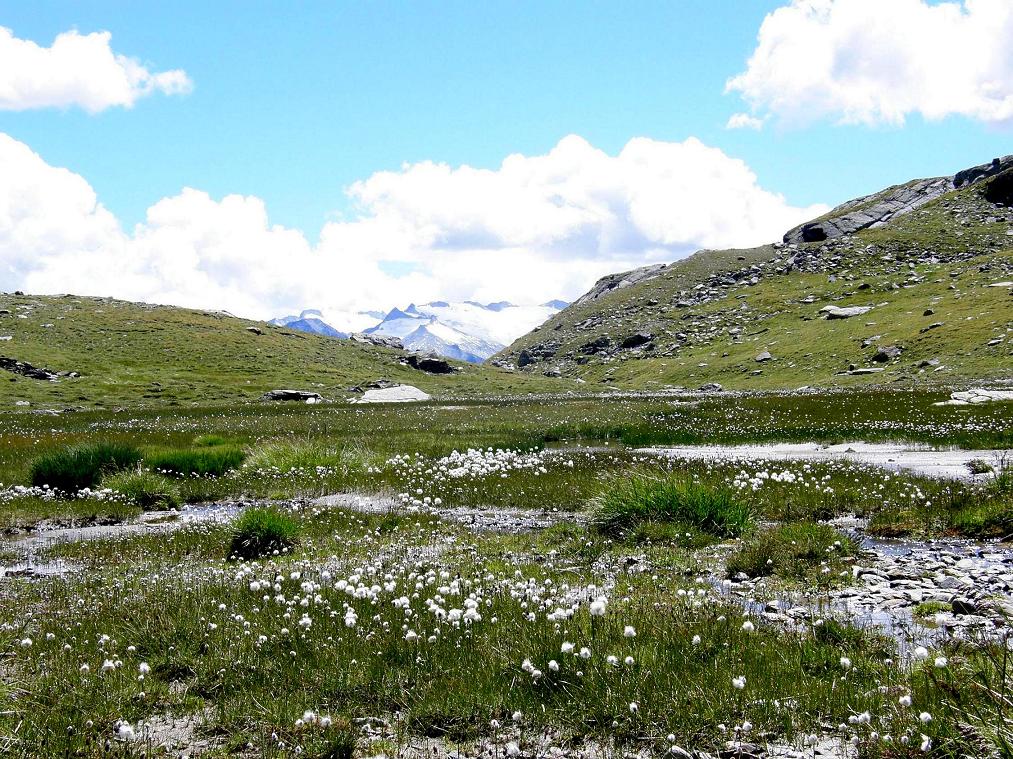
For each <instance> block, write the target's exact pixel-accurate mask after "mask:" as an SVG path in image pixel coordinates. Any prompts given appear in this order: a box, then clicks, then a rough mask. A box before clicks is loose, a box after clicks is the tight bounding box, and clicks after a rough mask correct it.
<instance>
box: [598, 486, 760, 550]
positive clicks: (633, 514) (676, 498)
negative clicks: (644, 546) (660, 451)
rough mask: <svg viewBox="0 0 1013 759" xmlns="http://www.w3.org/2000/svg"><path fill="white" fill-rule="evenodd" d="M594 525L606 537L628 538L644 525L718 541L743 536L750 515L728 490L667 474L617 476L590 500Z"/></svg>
mask: <svg viewBox="0 0 1013 759" xmlns="http://www.w3.org/2000/svg"><path fill="white" fill-rule="evenodd" d="M591 518H592V522H593V524H594V525H595V528H596V529H597V530H598V531H599V532H601V533H602V534H604V535H608V536H610V537H613V538H622V537H626V536H628V535H629V534H630V533H631V532H633V531H635V530H637V529H638V528H639V527H640V526H641V525H643V524H644V523H660V524H671V525H675V526H676V529H682V530H683V531H684V532H685V530H686V529H691V530H694V531H699V532H705V533H707V534H709V535H711V536H713V537H717V538H729V537H736V536H738V535H741V534H742V533H743V532H744V531H745V530H746V529H747V528H749V527H750V526H751V525H752V524H753V519H754V517H753V511H752V509H751V508H750V507H749V506H747V505H746V504H744V503H742V502H741V501H739V500H738V499H737V498H736V497H735V496H733V495H732V494H731V492H730V491H728V490H726V489H718V488H714V487H709V486H705V485H701V484H699V483H696V482H693V481H691V480H689V479H688V478H686V477H685V476H681V475H673V474H671V473H666V472H650V471H640V472H630V473H623V474H616V475H615V476H613V477H612V478H611V480H610V481H609V482H608V484H607V485H606V486H605V488H604V489H603V490H602V492H601V493H599V494H598V496H597V497H596V498H595V500H594V505H593V512H592V517H591Z"/></svg>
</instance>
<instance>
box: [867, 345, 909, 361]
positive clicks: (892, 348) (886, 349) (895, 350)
mask: <svg viewBox="0 0 1013 759" xmlns="http://www.w3.org/2000/svg"><path fill="white" fill-rule="evenodd" d="M902 351H903V348H901V347H900V346H899V345H884V346H882V347H881V348H880V349H879V350H877V351H876V355H874V356H873V357H872V360H873V361H875V362H876V363H877V364H885V363H886V362H887V361H893V360H894V359H895V358H900V354H901V353H902Z"/></svg>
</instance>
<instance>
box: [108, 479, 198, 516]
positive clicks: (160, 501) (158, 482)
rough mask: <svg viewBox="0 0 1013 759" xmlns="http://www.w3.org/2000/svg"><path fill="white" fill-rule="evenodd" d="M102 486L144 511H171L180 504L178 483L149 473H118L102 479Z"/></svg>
mask: <svg viewBox="0 0 1013 759" xmlns="http://www.w3.org/2000/svg"><path fill="white" fill-rule="evenodd" d="M102 486H103V487H107V488H110V489H112V490H115V491H116V492H117V493H120V494H122V495H123V496H125V497H126V498H127V499H128V500H129V501H130V502H131V503H134V504H136V505H137V506H139V507H140V508H141V509H144V510H145V511H149V510H158V509H172V508H176V507H177V506H179V505H180V503H181V502H182V500H181V498H180V490H179V485H178V483H176V482H174V481H173V480H171V479H169V478H168V477H164V476H162V475H160V474H156V473H154V472H150V471H126V472H118V473H116V474H114V475H112V476H110V477H104V478H103V479H102Z"/></svg>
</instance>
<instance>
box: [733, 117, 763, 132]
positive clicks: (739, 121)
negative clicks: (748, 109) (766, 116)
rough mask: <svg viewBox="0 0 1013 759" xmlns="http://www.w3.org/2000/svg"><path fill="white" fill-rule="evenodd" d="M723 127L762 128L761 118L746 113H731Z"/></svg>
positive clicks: (758, 129) (757, 129)
mask: <svg viewBox="0 0 1013 759" xmlns="http://www.w3.org/2000/svg"><path fill="white" fill-rule="evenodd" d="M725 129H754V130H756V131H757V132H758V131H760V130H761V129H763V119H758V118H756V117H755V116H750V115H749V114H748V113H733V114H732V115H731V116H729V118H728V123H727V124H725Z"/></svg>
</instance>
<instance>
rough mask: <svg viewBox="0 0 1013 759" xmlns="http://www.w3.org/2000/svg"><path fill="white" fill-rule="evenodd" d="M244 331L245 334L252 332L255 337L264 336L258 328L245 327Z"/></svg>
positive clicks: (262, 331)
mask: <svg viewBox="0 0 1013 759" xmlns="http://www.w3.org/2000/svg"><path fill="white" fill-rule="evenodd" d="M246 331H247V332H252V333H253V334H255V335H263V334H264V330H262V329H261V328H260V327H247V328H246Z"/></svg>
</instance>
